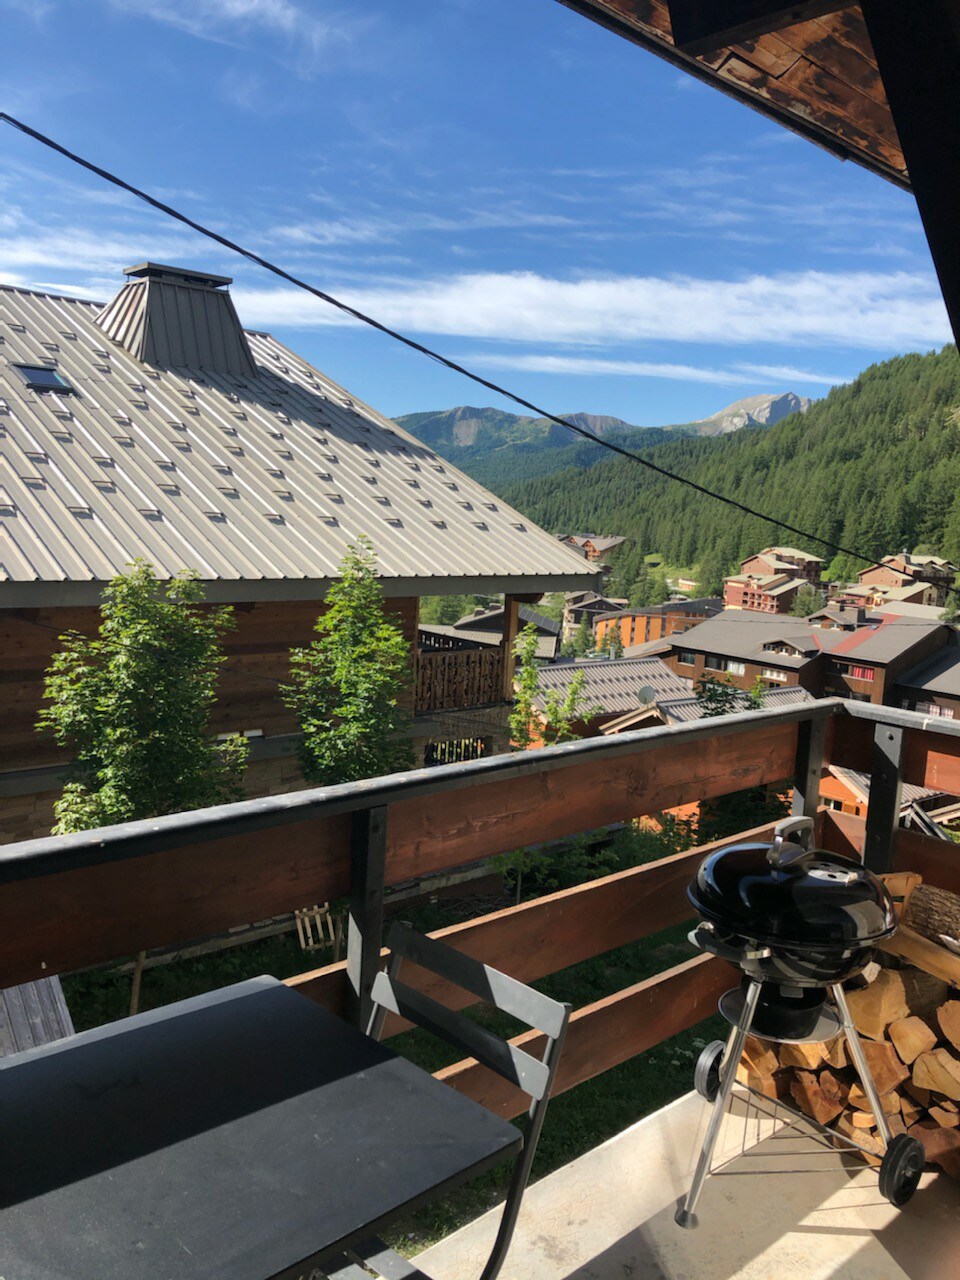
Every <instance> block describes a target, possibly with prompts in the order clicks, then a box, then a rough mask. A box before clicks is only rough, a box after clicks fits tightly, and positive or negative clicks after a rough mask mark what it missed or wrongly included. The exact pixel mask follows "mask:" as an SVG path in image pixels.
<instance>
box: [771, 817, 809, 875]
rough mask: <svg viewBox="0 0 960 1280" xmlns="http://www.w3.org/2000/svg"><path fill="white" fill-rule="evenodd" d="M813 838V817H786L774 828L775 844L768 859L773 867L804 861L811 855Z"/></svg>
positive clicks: (787, 865)
mask: <svg viewBox="0 0 960 1280" xmlns="http://www.w3.org/2000/svg"><path fill="white" fill-rule="evenodd" d="M812 839H813V819H812V818H784V819H783V821H782V822H778V823H777V825H776V826H775V827H774V829H773V844H772V845H771V846H770V851H769V853H768V854H767V861H768V862H769V863H770V865H771V866H773V867H789V866H792V865H793V864H794V863H797V862H802V861H803V860H804V859H805V858H808V857H809V856H810V853H811V849H810V841H811V840H812ZM788 841H789V844H788V843H787V842H788ZM785 846H786V847H785Z"/></svg>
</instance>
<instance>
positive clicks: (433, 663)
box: [414, 647, 503, 714]
mask: <svg viewBox="0 0 960 1280" xmlns="http://www.w3.org/2000/svg"><path fill="white" fill-rule="evenodd" d="M502 701H503V651H502V650H501V649H499V648H496V649H495V648H492V647H491V648H479V647H478V648H476V649H448V650H440V651H435V652H430V651H427V650H421V651H420V653H418V654H417V687H416V696H415V701H414V708H415V710H416V712H417V714H423V713H425V712H429V711H456V710H458V709H466V708H468V707H489V706H493V705H494V704H495V703H497V702H502Z"/></svg>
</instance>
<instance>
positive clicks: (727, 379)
mask: <svg viewBox="0 0 960 1280" xmlns="http://www.w3.org/2000/svg"><path fill="white" fill-rule="evenodd" d="M457 359H458V361H459V363H460V364H465V365H471V364H473V365H480V366H483V367H485V368H488V369H511V370H517V371H519V372H521V373H554V374H563V375H565V376H568V375H582V376H602V377H623V378H668V379H671V380H672V381H675V382H705V383H710V384H712V385H714V386H720V387H735V386H740V385H741V384H742V383H743V382H744V381H747V380H752V379H754V378H757V377H760V378H769V379H770V380H771V381H773V382H778V383H781V384H783V383H785V384H792V383H796V382H803V383H807V384H811V383H812V384H815V385H817V386H824V387H835V386H837V385H838V384H839V383H841V382H846V381H848V379H846V378H834V377H830V376H829V375H827V374H822V373H807V372H805V371H804V370H802V369H793V368H790V367H789V366H785V365H754V364H736V365H733V366H732V367H731V368H729V369H711V368H703V367H700V366H697V365H689V364H669V363H662V362H653V361H646V360H608V359H605V358H602V357H597V358H594V357H591V356H564V355H559V356H555V355H525V356H520V355H508V354H488V353H477V352H474V353H471V354H470V355H463V356H458V357H457Z"/></svg>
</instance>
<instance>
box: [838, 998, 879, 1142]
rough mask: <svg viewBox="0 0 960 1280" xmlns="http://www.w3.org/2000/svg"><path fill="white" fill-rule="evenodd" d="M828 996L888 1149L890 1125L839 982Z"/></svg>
mask: <svg viewBox="0 0 960 1280" xmlns="http://www.w3.org/2000/svg"><path fill="white" fill-rule="evenodd" d="M830 994H831V995H832V996H833V999H834V1002H835V1004H836V1006H837V1012H838V1013H839V1014H840V1021H841V1023H842V1024H843V1034H844V1036H845V1037H846V1041H847V1045H848V1046H849V1049H850V1056H851V1058H853V1065H854V1066H855V1067H856V1068H857V1075H858V1076H859V1077H860V1083H861V1084H862V1085H863V1092H864V1093H865V1094H866V1095H867V1101H868V1102H869V1103H870V1110H871V1111H872V1112H873V1115H874V1119H875V1120H876V1122H877V1128H878V1129H879V1130H880V1136H881V1137H882V1138H883V1143H884V1146H886V1147H889V1145H890V1141H891V1138H892V1134H891V1133H890V1123H889V1121H888V1120H887V1116H886V1112H885V1111H884V1109H883V1107H882V1106H881V1103H880V1096H879V1094H878V1093H877V1086H876V1085H875V1084H874V1082H873V1073H872V1071H871V1070H870V1064H869V1063H868V1062H867V1057H866V1054H865V1053H864V1052H863V1045H862V1044H861V1043H860V1037H859V1035H858V1034H857V1029H856V1027H855V1026H854V1025H853V1018H851V1016H850V1006H849V1005H848V1004H847V997H846V995H845V994H844V991H843V987H842V986H841V985H840V983H839V982H836V983H834V984H833V986H832V987H831V988H830Z"/></svg>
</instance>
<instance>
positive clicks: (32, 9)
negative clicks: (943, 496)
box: [0, 0, 950, 425]
mask: <svg viewBox="0 0 960 1280" xmlns="http://www.w3.org/2000/svg"><path fill="white" fill-rule="evenodd" d="M0 31H2V33H3V48H4V83H3V87H2V89H0V103H2V107H3V109H5V110H7V111H10V112H11V113H12V114H14V115H19V116H20V117H21V118H23V119H25V120H26V121H27V122H28V123H30V124H32V125H34V126H35V127H36V128H38V129H40V130H42V131H44V132H48V133H50V134H52V135H53V136H55V137H56V138H58V139H59V140H60V141H62V142H63V143H64V144H65V145H66V146H68V147H71V148H72V149H75V150H77V151H80V152H81V153H84V154H86V155H87V156H89V157H90V158H91V159H93V160H94V161H95V162H97V163H99V164H101V165H103V166H104V167H106V168H110V169H113V170H115V171H117V172H119V173H120V174H122V175H123V176H125V177H127V178H128V179H129V180H130V181H131V182H133V183H135V184H137V185H141V186H143V187H145V188H147V189H148V190H151V191H154V192H155V193H157V194H159V195H160V196H161V197H162V198H164V199H166V200H168V201H170V202H171V203H173V204H176V205H178V206H179V207H181V208H182V209H183V210H184V211H185V212H188V213H190V214H192V215H193V216H194V217H196V218H197V219H199V220H200V221H206V222H209V223H210V224H212V225H213V226H214V227H216V228H217V229H219V230H221V231H223V232H224V234H227V235H229V236H231V237H232V238H235V239H238V240H240V241H242V242H244V243H247V244H248V245H250V247H252V248H254V249H255V250H257V251H258V252H259V253H261V254H264V255H265V256H267V257H271V258H273V259H274V260H276V261H277V262H279V263H281V264H282V265H284V266H286V267H287V268H289V269H290V270H291V271H293V272H295V273H299V274H301V275H303V276H305V277H306V278H308V279H310V280H311V281H313V282H314V283H316V284H318V285H320V286H321V287H323V288H324V289H327V290H328V291H331V292H334V293H337V294H339V295H341V296H343V297H344V298H346V299H347V300H349V301H351V302H353V303H355V304H356V305H359V306H361V307H363V308H365V309H367V310H369V311H371V312H372V313H373V314H375V315H377V316H378V317H380V318H381V319H383V320H384V321H386V322H387V323H389V324H391V325H394V326H396V327H398V328H402V329H404V330H405V331H408V332H410V333H411V334H413V335H414V336H416V337H418V338H419V339H421V340H423V341H427V342H429V343H431V344H433V345H435V346H437V347H438V348H439V349H440V350H442V351H443V352H444V353H446V354H449V355H451V356H453V357H454V358H456V359H458V360H461V361H463V362H464V363H469V364H472V365H474V366H476V368H477V369H478V371H480V372H482V373H483V374H484V375H486V376H489V377H491V378H493V379H494V380H498V381H501V382H503V383H505V384H506V385H508V386H511V387H512V388H514V389H516V390H518V391H519V392H520V393H521V394H524V395H526V396H528V397H529V398H531V399H533V400H536V401H539V402H540V403H542V404H543V405H544V406H545V407H547V408H549V409H552V410H554V411H561V412H566V411H572V410H587V411H590V412H594V413H611V414H616V415H618V416H620V417H623V418H625V419H627V420H628V421H631V422H635V423H638V424H641V425H657V424H663V423H669V422H677V421H686V420H689V419H691V418H694V417H701V416H705V415H707V414H709V413H712V412H714V411H715V410H717V409H719V408H720V407H722V406H723V405H725V404H727V403H728V402H730V401H732V400H734V399H737V398H739V397H741V396H745V395H752V394H756V393H758V392H765V391H784V390H794V391H797V392H798V393H801V394H806V395H811V396H816V395H822V394H824V393H825V391H826V390H827V388H828V387H829V386H830V385H831V384H833V383H835V382H838V381H842V380H844V379H848V378H850V377H852V376H854V375H855V374H856V373H857V372H858V371H859V370H860V369H862V368H863V367H865V366H866V365H867V364H869V363H871V362H873V361H874V360H877V359H883V358H886V357H888V356H891V355H895V354H898V353H901V352H905V351H915V350H920V351H923V350H928V349H930V348H932V347H936V346H940V345H941V344H942V343H943V342H945V341H947V340H948V339H949V336H950V335H949V328H948V325H947V320H946V316H945V312H944V309H943V305H942V302H941V300H940V296H939V293H938V290H937V285H936V280H935V277H934V273H933V269H932V266H931V263H930V258H929V254H928V251H927V248H926V243H925V241H924V238H923V233H922V230H921V227H920V221H919V218H918V216H917V213H916V207H915V205H914V202H913V200H912V198H911V197H910V196H909V195H907V194H905V193H903V192H901V191H898V190H897V189H896V188H894V187H892V186H890V185H889V184H887V183H885V182H883V181H882V180H881V179H879V178H876V177H874V176H872V175H871V174H868V173H865V172H863V171H861V170H860V169H858V168H857V167H856V166H854V165H851V164H841V163H840V162H839V161H837V160H836V159H835V158H833V157H832V156H829V155H827V154H826V153H824V152H821V151H820V150H818V149H817V148H815V147H813V146H812V145H810V144H809V143H807V142H804V141H802V140H800V139H798V138H796V137H794V136H793V135H791V134H790V133H788V132H787V131H785V130H783V129H780V128H778V127H777V126H776V125H774V124H772V123H770V122H768V121H766V120H765V119H764V118H762V117H761V116H759V115H757V114H755V113H754V112H752V111H750V110H748V109H747V108H745V107H742V106H739V105H738V104H736V103H733V102H730V101H728V100H727V99H726V98H724V97H723V96H722V95H721V94H719V93H717V92H715V91H713V90H711V89H709V88H707V87H704V86H700V85H698V84H697V83H695V82H694V81H693V80H692V79H690V78H689V77H686V76H684V75H682V73H680V72H678V71H676V70H674V69H672V68H670V67H668V66H667V65H666V64H664V63H661V62H660V61H659V60H657V59H656V58H654V57H652V56H651V55H649V54H646V53H644V52H642V51H640V50H638V49H636V48H634V47H632V46H630V45H628V44H627V43H626V42H624V41H622V40H619V39H617V38H616V37H614V36H612V35H610V34H609V33H607V32H605V31H603V30H601V29H600V28H599V27H596V26H595V25H594V24H592V23H589V22H587V21H586V20H584V19H583V18H581V17H579V16H577V15H576V14H574V13H572V12H571V11H570V10H568V9H566V8H565V7H563V6H562V5H560V4H558V3H557V2H556V0H349V2H348V0H340V2H333V0H330V2H328V0H310V2H308V0H302V2H300V3H298V2H297V0H83V3H79V2H78V0H0ZM145 258H153V259H154V260H158V261H161V262H175V263H179V264H183V265H188V266H193V267H202V268H204V269H209V270H212V271H216V272H220V273H222V274H226V275H232V276H233V277H234V279H235V284H234V286H233V292H234V295H235V298H236V301H237V305H238V309H239V311H240V315H241V318H242V319H243V321H244V323H245V324H247V325H248V326H250V327H254V328H268V329H271V330H272V331H273V332H275V333H276V334H277V335H278V336H279V337H280V338H281V339H282V340H284V341H286V342H287V343H289V344H290V345H292V346H294V347H295V348H296V349H297V350H298V351H300V352H301V353H302V354H304V355H305V356H307V357H308V358H309V359H311V360H312V361H313V362H314V363H315V364H316V365H318V366H319V367H320V368H322V369H324V370H325V371H326V372H328V373H329V374H330V375H331V376H333V377H334V378H336V379H338V380H339V381H341V382H343V383H345V384H346V385H347V386H349V387H350V388H351V389H352V390H353V391H354V392H355V393H356V394H357V395H359V396H361V397H362V398H363V399H365V400H367V401H368V402H370V403H372V404H374V405H376V406H377V407H378V408H380V409H381V410H383V411H384V412H386V413H389V414H400V413H407V412H412V411H414V410H421V409H438V408H446V407H449V406H452V405H455V404H488V403H497V401H496V400H495V398H494V397H493V396H491V395H490V394H489V393H486V392H483V391H482V390H480V389H479V388H476V387H473V386H471V384H469V383H467V382H464V381H463V380H462V379H460V378H458V377H457V376H456V375H454V374H452V373H449V372H447V371H444V370H442V369H440V368H438V367H437V366H436V365H435V364H433V363H432V362H430V361H427V360H425V359H423V358H422V357H419V356H416V355H414V354H412V353H410V352H407V351H404V350H403V349H401V348H399V347H395V346H393V345H392V344H390V343H389V342H388V341H387V340H386V339H384V338H382V337H380V336H378V335H376V334H374V333H372V332H370V331H367V330H362V329H359V328H357V327H354V326H352V325H349V324H346V323H344V321H343V319H342V318H341V317H340V316H338V315H337V314H336V313H334V312H331V311H330V310H329V309H328V308H326V307H325V306H324V305H323V304H322V303H320V302H317V301H316V300H314V299H312V298H310V297H309V296H307V295H306V294H303V293H301V292H298V291H296V290H292V289H289V288H287V287H281V283H280V282H279V281H277V280H276V279H275V278H273V277H271V276H268V275H266V274H264V273H263V272H261V271H259V270H258V269H256V268H254V267H252V266H250V265H249V264H247V263H245V262H243V261H242V260H239V259H237V258H235V257H233V256H232V255H230V254H229V253H227V252H225V251H224V250H222V249H220V248H219V247H218V246H216V245H214V244H211V243H209V242H206V241H201V240H199V239H198V238H197V237H195V236H194V235H192V234H191V233H188V232H186V231H185V230H183V229H182V228H179V227H177V226H176V225H174V224H172V223H170V222H168V221H167V220H165V219H164V218H163V217H162V215H160V214H156V213H154V212H152V211H150V210H148V209H146V208H145V207H144V206H142V205H140V204H138V203H137V202H136V201H133V200H132V199H130V198H128V197H126V196H124V195H122V194H121V193H118V192H116V191H114V190H112V189H110V188H108V187H104V186H102V185H100V184H99V183H98V182H97V180H96V179H94V178H93V177H92V176H88V175H85V174H84V173H82V172H81V171H80V170H78V169H75V168H73V167H71V166H70V165H69V164H68V163H67V162H66V161H63V160H61V159H59V158H58V157H56V156H54V155H53V154H52V153H50V152H47V151H45V150H44V149H42V148H41V147H39V146H38V145H37V144H36V143H33V142H31V141H30V140H29V139H27V138H25V137H23V136H22V135H19V134H17V133H16V132H15V131H13V130H12V129H10V128H6V127H0V281H6V282H12V283H17V284H23V285H27V286H30V287H40V288H51V289H57V290H61V291H65V292H73V293H80V294H83V295H84V296H89V297H102V298H107V297H109V296H111V294H112V293H113V292H114V291H115V290H116V288H117V287H118V286H119V284H120V282H121V278H122V277H121V271H122V268H123V267H124V266H128V265H130V264H131V263H133V262H138V261H142V260H143V259H145ZM503 407H509V406H507V405H506V404H504V405H503Z"/></svg>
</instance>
